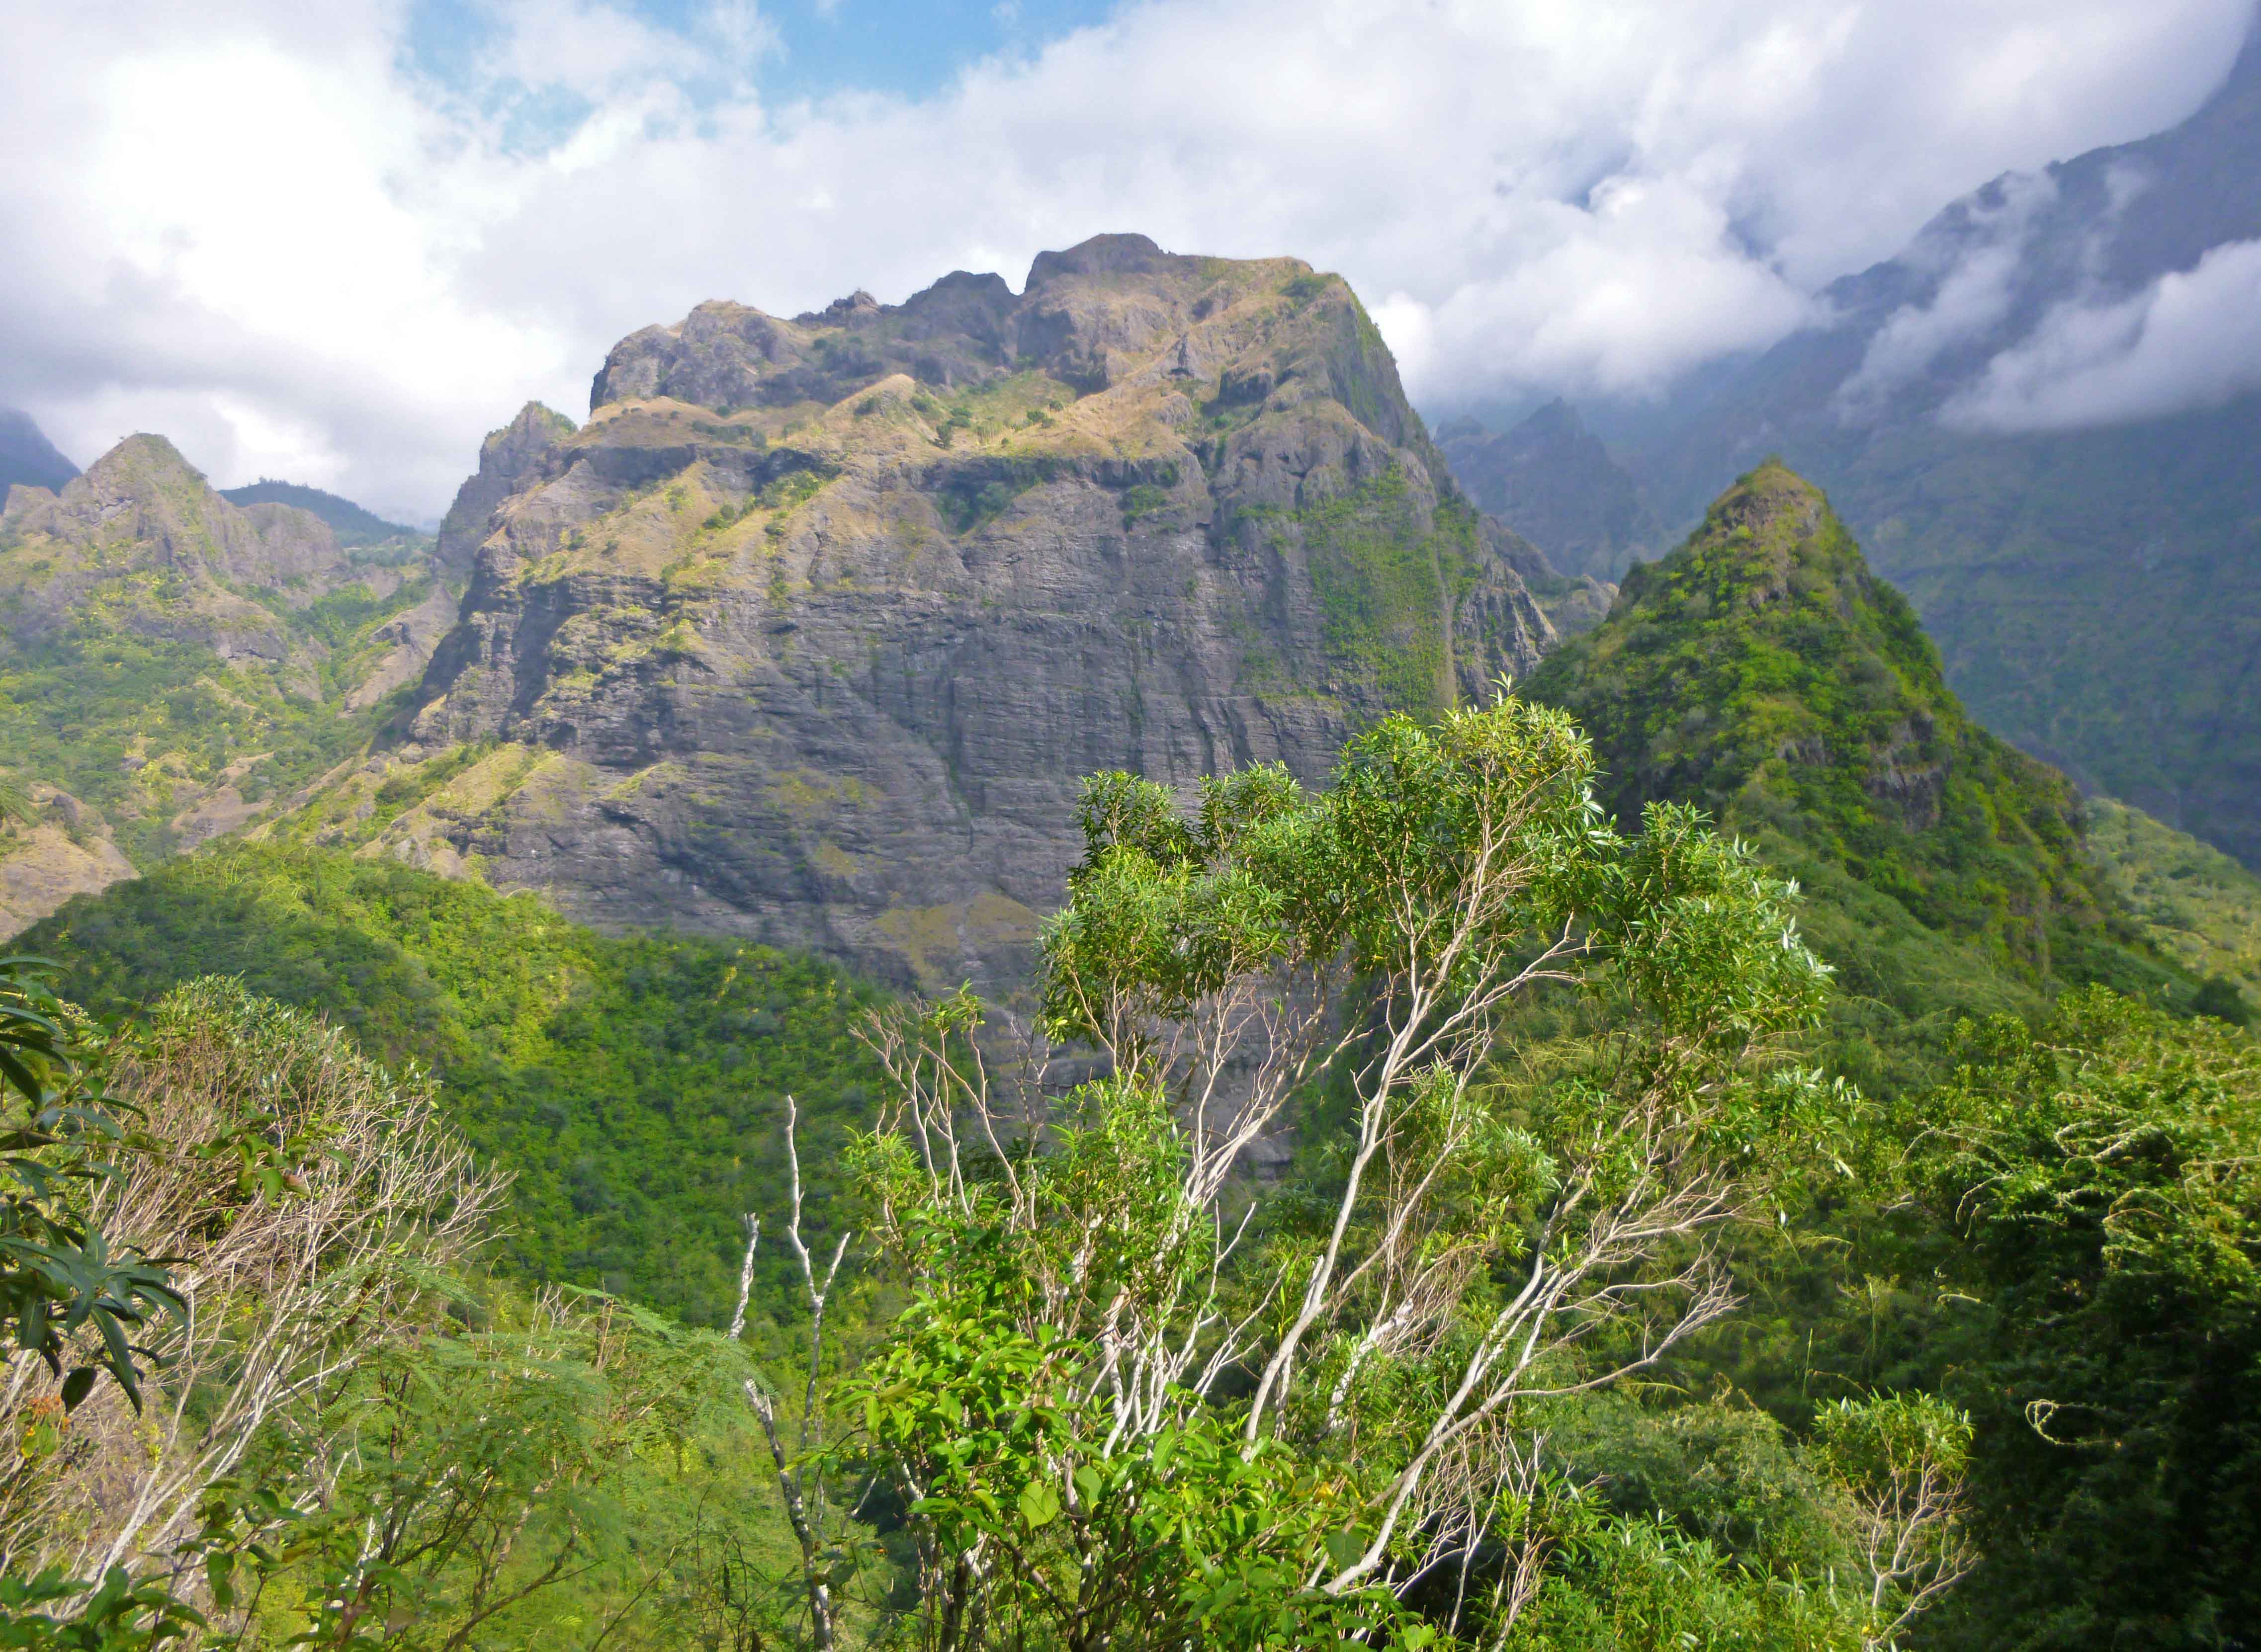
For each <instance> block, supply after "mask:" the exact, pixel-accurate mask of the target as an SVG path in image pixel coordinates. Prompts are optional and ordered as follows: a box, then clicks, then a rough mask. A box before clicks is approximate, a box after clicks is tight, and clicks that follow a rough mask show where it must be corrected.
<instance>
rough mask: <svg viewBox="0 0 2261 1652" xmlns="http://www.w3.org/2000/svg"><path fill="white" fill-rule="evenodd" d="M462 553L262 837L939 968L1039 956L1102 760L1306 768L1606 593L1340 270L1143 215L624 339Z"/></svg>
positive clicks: (973, 967) (1467, 685)
mask: <svg viewBox="0 0 2261 1652" xmlns="http://www.w3.org/2000/svg"><path fill="white" fill-rule="evenodd" d="M438 554H439V556H440V558H441V561H442V563H443V564H445V565H448V566H449V567H465V568H468V569H469V576H470V584H469V588H468V590H467V591H466V594H465V597H464V601H463V611H462V618H461V620H460V623H459V624H458V625H457V626H456V627H455V628H454V630H453V631H451V632H450V633H449V636H448V637H447V638H446V639H444V640H442V642H441V644H440V646H439V647H438V648H437V650H436V651H435V653H434V656H433V660H432V662H431V664H430V666H429V667H428V668H427V671H426V674H425V677H424V681H423V683H422V685H421V686H420V688H419V689H418V690H416V693H415V696H414V698H413V704H412V705H411V706H410V707H409V708H408V709H407V710H406V711H405V712H403V714H402V715H401V716H400V717H399V718H398V719H397V720H396V722H395V723H394V724H393V725H392V726H391V727H392V730H393V732H392V733H391V735H389V736H388V738H387V741H386V742H384V743H381V745H380V747H379V749H377V751H375V752H374V753H372V754H371V756H370V760H369V761H368V762H366V763H364V764H362V766H361V767H360V768H359V769H357V770H355V771H354V772H352V773H350V774H344V775H341V776H338V777H335V778H334V780H333V782H332V783H329V784H328V785H327V786H326V787H325V788H322V789H319V790H318V791H317V792H316V793H315V794H312V795H310V796H309V797H307V798H306V799H305V805H304V806H303V807H302V808H300V809H299V810H298V812H296V813H295V814H294V815H293V816H291V818H290V819H286V820H284V821H280V822H278V823H276V824H275V825H273V826H269V827H267V828H263V830H266V831H267V832H268V833H269V834H270V835H276V836H281V837H285V838H295V839H304V840H309V841H313V842H318V843H329V844H335V845H339V846H341V847H355V848H356V849H357V850H358V851H360V852H363V853H370V854H393V855H400V856H402V857H405V858H407V859H410V860H412V861H414V862H418V863H420V864H425V865H428V866H432V867H434V868H435V869H441V870H444V871H459V870H469V869H481V870H483V871H484V872H485V875H486V876H489V877H490V878H492V879H493V880H494V881H496V882H497V883H499V885H502V886H505V887H539V888H542V889H545V890H549V891H550V892H551V894H552V896H553V898H556V900H557V901H558V902H559V904H560V905H561V907H563V909H564V910H565V911H567V912H569V913H570V914H571V915H572V916H574V917H576V918H579V919H585V920H587V921H592V922H595V923H597V924H599V926H607V927H621V926H631V925H645V924H652V923H661V924H667V925H671V926H679V927H683V928H686V929H690V930H693V931H701V932H705V933H721V934H726V935H732V936H736V937H741V938H746V939H755V940H764V941H766V942H769V943H772V944H776V945H781V946H796V947H813V948H816V949H818V950H820V951H823V952H826V953H827V954H829V955H832V956H835V957H839V958H843V959H844V960H846V961H848V962H851V963H853V964H854V965H856V966H857V967H858V968H860V969H866V970H869V971H871V972H872V973H874V974H876V975H878V976H881V977H883V978H886V979H888V980H890V981H894V982H896V983H917V984H921V985H924V986H928V987H932V988H943V987H947V986H950V985H954V984H956V983H958V981H960V980H965V979H973V980H975V981H976V982H978V983H982V984H984V985H985V986H987V987H990V988H994V989H1008V988H1009V987H1011V986H1012V985H1014V984H1016V983H1018V982H1020V981H1023V980H1024V979H1025V978H1026V971H1027V969H1028V965H1029V962H1030V955H1031V954H1030V948H1031V947H1032V945H1033V941H1034V938H1035V934H1036V929H1037V921H1038V916H1037V915H1038V913H1039V912H1042V911H1044V910H1047V909H1048V908H1049V906H1050V905H1051V904H1052V901H1053V900H1055V899H1056V898H1057V895H1058V891H1059V887H1060V884H1061V880H1062V878H1063V877H1064V876H1065V874H1066V869H1067V867H1068V866H1069V864H1071V863H1072V862H1073V858H1074V855H1075V853H1076V845H1075V843H1074V841H1073V833H1072V823H1073V798H1074V792H1075V789H1076V787H1077V785H1078V784H1079V783H1080V778H1081V776H1083V775H1084V774H1087V773H1089V772H1093V771H1095V770H1099V769H1116V768H1127V769H1137V770H1139V771H1140V772H1143V773H1146V774H1149V775H1152V776H1155V777H1158V778H1162V779H1166V780H1169V781H1173V782H1179V783H1189V782H1190V781H1191V780H1193V779H1194V778H1195V777H1196V776H1200V775H1202V774H1204V773H1209V772H1212V771H1214V770H1215V769H1217V768H1219V767H1222V766H1226V765H1231V764H1237V763H1244V762H1251V761H1264V760H1269V759H1278V760H1281V761H1284V762H1288V764H1289V766H1290V767H1291V768H1293V769H1296V770H1297V771H1298V772H1300V773H1303V774H1305V775H1307V776H1316V775H1317V774H1318V773H1320V772H1321V771H1322V770H1323V769H1324V765H1325V764H1326V763H1327V762H1329V761H1330V760H1331V756H1332V754H1333V752H1334V750H1335V749H1336V748H1337V747H1339V745H1340V743H1341V741H1342V740H1343V739H1344V738H1345V737H1346V733H1348V732H1349V731H1350V730H1351V729H1352V728H1353V727H1354V726H1358V725H1359V724H1360V723H1362V722H1364V721H1367V720H1371V719H1373V718H1374V717H1375V716H1378V715H1380V714H1381V713H1382V712H1385V711H1387V710H1389V709H1393V708H1398V707H1403V708H1406V709H1413V710H1434V709H1436V708H1438V707H1439V706H1441V705H1443V704H1450V703H1453V701H1455V700H1457V699H1461V698H1468V697H1478V696H1480V695H1482V694H1484V693H1486V692H1488V691H1489V684H1490V683H1492V682H1493V681H1494V680H1495V679H1497V677H1499V676H1504V675H1505V676H1515V675H1520V674H1521V673H1522V672H1523V671H1524V670H1525V669H1528V667H1529V666H1530V665H1531V664H1532V663H1534V662H1536V660H1537V659H1538V657H1539V655H1540V654H1541V653H1542V652H1543V651H1544V649H1545V647H1547V645H1548V644H1549V643H1550V642H1551V640H1552V639H1553V637H1554V634H1555V630H1554V624H1553V622H1552V621H1551V620H1550V619H1548V617H1547V611H1545V609H1544V608H1542V606H1541V603H1540V596H1541V595H1543V596H1544V597H1545V598H1546V600H1547V602H1548V603H1549V604H1554V606H1555V607H1556V608H1557V610H1558V611H1561V612H1562V613H1563V614H1564V615H1565V618H1566V622H1568V623H1583V622H1585V621H1587V620H1590V619H1591V618H1593V617H1596V615H1597V611H1598V608H1599V605H1600V604H1599V601H1598V599H1597V591H1598V588H1597V587H1595V586H1594V585H1593V584H1592V583H1591V582H1578V581H1572V580H1563V579H1561V578H1559V577H1558V576H1554V575H1553V573H1552V571H1551V570H1550V569H1548V568H1547V562H1546V560H1545V558H1544V557H1543V556H1542V555H1540V554H1539V553H1538V552H1537V551H1535V550H1533V549H1532V547H1530V546H1528V545H1527V544H1525V543H1524V542H1523V541H1521V540H1519V539H1518V537H1517V536H1515V535H1514V534H1513V533H1511V532H1509V531H1508V530H1506V529H1504V528H1502V527H1500V526H1497V525H1496V524H1487V523H1486V522H1485V521H1484V520H1483V519H1482V518H1481V517H1480V514H1479V513H1478V512H1477V511H1475V508H1474V507H1473V506H1472V505H1471V504H1469V503H1468V501H1467V499H1466V498H1465V497H1463V496H1462V495H1461V492H1460V490H1459V489H1458V488H1457V486H1456V485H1455V484H1454V483H1453V481H1452V479H1451V476H1450V472H1449V468H1448V467H1447V466H1446V463H1445V461H1444V460H1443V457H1442V455H1441V454H1439V451H1438V450H1437V448H1436V447H1435V446H1434V444H1433V443H1432V442H1431V440H1429V437H1428V434H1427V432H1426V430H1425V427H1424V426H1422V424H1421V421H1420V418H1419V416H1418V414H1417V413H1415V412H1414V411H1413V410H1412V408H1411V407H1410V404H1408V403H1407V402H1406V400H1405V397H1404V395H1403V389H1402V387H1401V386H1400V385H1399V383H1398V381H1397V375H1396V367H1395V364H1394V362H1393V361H1391V359H1390V357H1389V351H1388V348H1387V347H1386V346H1385V345H1384V344H1383V343H1382V339H1381V335H1380V334H1379V333H1378V332H1376V331H1375V328H1374V325H1373V323H1372V322H1371V320H1370V319H1369V318H1367V315H1366V312H1365V311H1364V309H1363V307H1362V306H1361V305H1360V304H1359V303H1358V300H1357V298H1356V297H1355V296H1354V295H1353V293H1352V292H1351V290H1350V289H1349V288H1348V286H1347V285H1346V284H1345V283H1344V282H1342V281H1341V280H1340V278H1339V277H1336V276H1331V275H1321V274H1319V273H1317V272H1316V271H1314V270H1312V269H1311V268H1310V266H1308V265H1306V264H1303V263H1302V262H1300V261H1296V260H1291V259H1274V260H1240V261H1235V260H1223V259H1210V258H1203V257H1196V256H1191V255H1183V254H1167V253H1165V252H1163V251H1162V250H1161V249H1160V248H1159V247H1157V246H1155V244H1154V243H1153V242H1152V241H1151V240H1147V239H1146V238H1145V237H1142V236H1124V235H1117V236H1102V237H1098V238H1095V240H1091V241H1088V242H1086V243H1084V244H1083V245H1081V246H1080V247H1073V248H1069V249H1067V250H1066V251H1064V252H1060V253H1048V254H1043V255H1040V256H1039V257H1038V258H1037V260H1036V261H1035V263H1034V265H1033V266H1032V268H1031V270H1030V279H1029V282H1028V286H1027V288H1026V290H1024V291H1023V293H1022V294H1020V295H1018V296H1015V295H1014V294H1013V293H1012V292H1011V290H1010V289H1009V288H1008V287H1007V286H1006V284H1005V282H1003V281H1002V279H1001V278H1000V277H997V276H994V275H967V274H965V273H964V272H959V273H958V274H954V275H949V276H945V277H944V279H943V280H942V281H940V282H937V283H936V284H935V285H934V286H932V287H930V288H929V289H927V290H924V291H922V292H921V293H919V294H916V295H915V296H914V297H912V298H910V299H909V300H908V301H906V303H904V304H901V305H893V306H883V305H880V304H877V303H876V302H874V301H873V300H872V299H871V298H870V297H869V296H868V295H865V294H857V295H852V296H851V297H849V298H845V299H842V300H839V301H837V302H836V303H835V304H832V305H830V306H829V307H828V308H827V309H825V310H823V311H811V312H806V313H804V314H802V315H800V316H799V317H796V318H792V319H786V318H779V317H775V316H771V315H767V314H765V313H764V312H762V311H757V310H754V309H752V308H750V307H749V306H746V305H743V304H735V303H729V302H725V301H714V302H710V303H707V304H700V305H699V306H697V307H696V308H694V309H693V311H691V313H690V314H689V315H688V316H686V317H685V318H684V319H683V320H682V321H680V322H678V323H676V324H673V325H667V326H653V327H647V328H643V329H641V330H639V331H638V332H636V333H631V334H629V335H628V337H627V338H626V339H624V340H621V343H620V344H619V345H617V346H615V347H614V349H613V350H612V351H611V352H610V353H609V354H607V359H606V361H605V364H604V366H603V368H601V369H600V370H599V373H598V375H597V376H596V379H595V381H594V383H593V384H592V411H591V413H590V416H589V418H588V419H587V421H586V422H585V423H584V424H582V425H579V426H575V425H574V424H573V423H572V421H571V420H570V419H567V418H564V417H563V415H560V414H557V413H555V412H553V411H549V410H548V409H545V408H542V407H540V406H538V405H534V404H529V405H528V407H527V408H526V409H524V410H522V411H521V412H520V414H519V416H518V417H517V418H514V419H513V420H512V421H511V423H510V424H508V425H506V426H504V427H503V428H502V429H500V430H499V431H497V432H496V433H493V434H492V435H491V436H490V437H489V439H488V440H487V442H486V443H485V446H484V447H483V449H482V453H481V459H480V469H479V472H478V474H477V476H474V477H473V478H471V479H470V481H469V482H467V483H466V484H465V488H464V490H463V493H462V494H460V495H459V496H458V499H457V502H456V506H455V507H454V508H453V509H451V510H450V511H449V515H448V518H447V520H446V521H445V523H444V524H443V525H442V528H441V534H440V540H439V551H438ZM1526 574H1527V575H1528V576H1529V577H1526ZM1534 581H1535V582H1537V586H1536V587H1535V586H1534V583H1533V582H1534ZM1534 590H1538V591H1539V594H1534ZM380 797H382V798H384V799H385V801H384V803H382V804H380V803H379V801H378V799H379V798H380Z"/></svg>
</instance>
